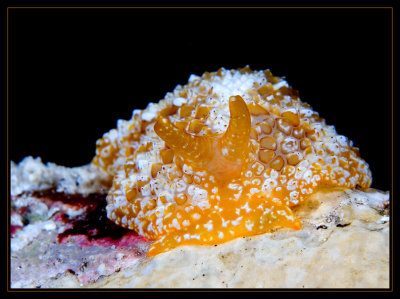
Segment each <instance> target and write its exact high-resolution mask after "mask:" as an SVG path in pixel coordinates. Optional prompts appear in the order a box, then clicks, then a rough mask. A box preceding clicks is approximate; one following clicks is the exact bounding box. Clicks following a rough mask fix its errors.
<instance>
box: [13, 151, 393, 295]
mask: <svg viewBox="0 0 400 299" xmlns="http://www.w3.org/2000/svg"><path fill="white" fill-rule="evenodd" d="M33 164H37V165H36V167H38V169H39V170H37V169H36V170H35V169H33V170H32V171H31V177H29V176H27V174H26V171H25V170H24V169H25V168H27V167H28V169H29V167H31V166H32V165H33ZM58 167H59V166H56V165H54V164H48V165H47V166H46V165H44V164H42V163H41V161H40V160H37V159H36V160H35V159H32V158H29V159H27V160H25V161H23V162H21V163H20V164H19V165H16V164H15V163H14V164H12V166H11V183H12V193H14V194H16V193H18V192H22V191H27V190H28V189H29V190H30V191H32V189H33V190H35V188H36V189H37V188H39V189H40V188H44V186H45V185H46V184H47V185H49V186H52V187H54V185H57V188H61V189H62V190H64V191H65V190H69V191H70V192H80V189H79V188H83V191H82V193H85V192H95V191H96V188H98V191H101V190H103V191H104V189H103V188H104V184H103V183H101V181H102V180H103V179H104V177H103V176H102V174H99V173H97V174H96V173H95V172H94V173H91V174H90V175H89V177H90V179H88V180H86V179H84V178H82V177H81V178H80V180H81V184H78V185H76V184H75V185H74V184H73V183H72V182H74V180H75V182H76V179H77V178H78V177H79V176H84V174H83V173H84V172H85V171H86V170H87V167H86V168H84V169H83V170H82V169H68V168H65V167H63V168H58ZM34 168H35V167H34ZM57 170H58V171H57ZM61 170H62V171H64V172H66V173H69V174H70V176H69V178H70V179H71V180H70V183H71V184H72V185H71V186H69V185H68V184H66V180H61V179H57V177H56V176H57V174H59V173H60V171H61ZM38 171H39V172H40V175H39V176H35V175H34V173H36V174H37V173H38ZM22 173H25V174H22ZM67 177H68V175H67ZM72 178H74V179H72ZM96 180H98V182H96ZM67 181H68V180H67ZM79 185H80V186H81V187H79ZM82 186H83V187H82ZM74 188H75V189H74ZM388 205H389V193H388V192H381V191H379V190H374V189H369V190H367V191H366V192H362V191H359V190H345V189H324V190H320V191H319V192H317V193H316V194H314V195H313V196H311V197H310V198H309V199H308V200H307V201H305V202H304V203H303V204H302V205H301V206H299V207H298V208H296V210H295V213H296V215H297V216H298V217H299V218H300V219H301V221H302V225H303V228H302V229H301V230H299V231H293V230H288V229H278V230H276V231H275V232H272V233H267V234H263V235H258V236H252V237H245V238H239V239H236V240H233V241H230V242H227V243H224V244H219V245H216V246H182V247H178V248H175V249H173V250H171V251H169V252H166V253H162V254H159V255H157V256H155V257H152V258H147V257H145V256H144V255H140V256H137V257H135V258H133V257H132V258H131V259H128V260H127V262H126V263H122V262H120V260H121V258H118V257H120V255H121V254H122V253H118V252H115V249H113V248H97V247H96V248H91V247H88V248H84V249H79V250H80V251H81V252H80V254H79V256H82V255H83V256H85V258H86V259H88V260H90V259H91V254H93V255H94V257H93V258H94V259H98V260H100V261H103V262H104V260H106V259H107V257H110V256H113V258H114V259H115V260H116V261H117V262H119V264H118V265H115V263H114V265H113V268H112V269H113V270H112V271H110V269H109V268H105V269H103V268H104V267H105V266H103V268H102V263H100V264H99V267H97V268H96V271H97V274H98V275H97V276H96V277H97V278H96V280H95V281H90V282H87V283H82V279H81V280H79V279H78V278H79V277H78V276H77V274H76V273H73V272H71V271H68V267H66V266H65V265H64V266H63V267H62V268H61V269H55V268H53V269H51V271H52V272H51V273H49V274H48V275H43V274H41V275H39V276H38V277H40V281H39V278H38V281H34V279H33V280H32V281H30V282H29V283H25V284H24V282H22V281H18V280H16V281H14V287H38V286H39V287H41V288H79V287H89V288H389V273H390V265H389V252H390V250H389V244H390V242H389V236H390V234H389V214H388V212H389V210H388ZM46 221H47V222H46ZM37 225H40V227H39V228H38V229H39V230H42V232H46V231H47V232H49V231H52V229H51V227H50V228H49V226H51V223H50V222H48V220H46V219H45V220H44V222H43V223H40V224H37ZM44 235H46V234H45V233H42V234H38V236H42V238H43V236H44ZM47 235H49V236H50V235H55V234H54V233H48V234H47ZM42 241H43V240H42ZM26 243H27V244H23V246H22V247H21V248H19V247H17V248H15V249H14V250H13V248H12V250H11V255H12V256H13V257H14V258H19V259H22V258H23V259H24V260H25V262H27V264H29V259H30V258H31V259H34V256H38V255H39V256H40V255H49V254H50V253H49V252H43V253H42V254H41V252H40V248H39V247H38V246H35V247H34V244H35V241H32V240H29V241H27V242H26ZM29 246H31V247H34V248H35V250H34V251H35V255H30V254H29V251H28V250H27V248H29ZM58 246H59V247H58ZM50 248H51V250H55V253H54V252H53V255H57V250H59V252H60V253H62V254H64V255H65V256H67V257H68V258H72V259H73V258H74V254H73V253H71V254H68V248H67V247H66V246H65V245H61V244H60V245H57V244H56V243H55V242H54V241H53V242H52V244H51V246H50V247H49V246H47V247H46V249H47V250H50ZM57 248H58V249H57ZM113 250H114V251H113ZM123 254H124V255H126V256H128V255H129V253H128V252H123ZM31 262H32V264H34V265H36V266H35V267H37V268H40V260H36V259H35V260H32V261H31ZM47 262H48V261H47ZM75 262H76V263H78V261H73V260H71V261H69V263H70V264H74V263H75ZM13 272H14V273H17V272H18V269H13V268H11V273H12V274H13ZM12 287H13V285H12Z"/></svg>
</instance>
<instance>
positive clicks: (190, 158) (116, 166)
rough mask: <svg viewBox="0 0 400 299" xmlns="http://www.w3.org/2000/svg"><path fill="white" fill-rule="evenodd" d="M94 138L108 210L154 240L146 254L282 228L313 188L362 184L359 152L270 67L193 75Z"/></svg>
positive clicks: (367, 179) (292, 223)
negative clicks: (107, 181) (105, 178)
mask: <svg viewBox="0 0 400 299" xmlns="http://www.w3.org/2000/svg"><path fill="white" fill-rule="evenodd" d="M191 78H192V79H190V80H189V83H188V84H187V85H185V86H178V87H177V88H176V89H175V91H174V92H173V93H169V94H167V96H166V98H165V99H164V100H161V101H160V102H159V103H158V104H151V105H149V107H148V108H146V109H145V110H144V111H138V110H136V111H135V112H134V113H133V116H132V119H131V120H129V121H122V120H120V121H119V122H118V128H117V129H114V130H111V131H110V132H108V133H106V134H105V135H104V136H103V138H101V139H100V140H99V141H98V143H97V149H96V156H95V158H94V159H93V163H94V164H95V165H98V166H99V167H101V168H103V169H104V170H105V171H107V172H108V173H109V174H110V178H111V179H112V180H113V185H112V188H111V190H110V191H109V194H108V196H107V202H108V204H107V215H108V217H109V218H110V219H111V220H113V221H114V222H116V223H118V224H120V225H122V226H124V227H127V228H130V229H133V230H136V231H137V232H138V233H139V234H141V235H143V236H145V237H147V238H149V239H151V240H154V243H153V244H152V246H151V248H150V250H149V252H148V255H149V256H151V255H155V254H158V253H161V252H164V251H167V250H170V249H172V248H174V247H177V246H181V245H191V244H203V245H206V244H217V243H221V242H226V241H228V240H231V239H234V238H238V237H242V236H249V235H255V234H261V233H265V232H268V231H270V230H271V229H274V228H278V227H287V228H291V229H300V228H301V223H300V221H299V220H298V219H297V218H296V217H295V215H294V214H293V212H292V208H293V207H294V206H296V205H298V204H299V203H300V202H301V201H303V200H304V199H305V198H307V197H308V196H310V195H311V194H312V193H314V192H315V191H316V190H317V188H318V186H319V185H321V184H322V185H332V186H342V187H347V188H355V187H360V188H368V187H369V186H370V183H371V180H372V178H371V173H370V171H369V169H368V165H367V164H366V163H365V161H363V160H362V159H361V158H360V157H359V153H358V149H357V148H354V147H353V146H352V143H351V141H349V140H348V139H347V138H346V137H344V136H341V135H338V134H337V133H336V131H335V130H334V128H333V127H331V126H327V125H326V124H325V121H324V120H323V119H322V118H320V117H319V116H318V113H316V112H315V111H312V110H311V108H310V106H309V105H308V104H306V103H303V102H301V101H300V99H299V97H298V93H297V92H296V91H295V90H293V89H291V88H290V87H288V86H287V84H286V82H285V81H283V80H281V79H280V78H278V77H274V76H273V75H272V74H271V72H269V71H265V72H256V71H254V72H253V71H251V70H250V68H249V67H245V68H243V69H241V70H230V71H229V70H225V69H220V70H218V72H215V73H205V74H204V75H203V76H202V77H196V76H194V78H193V77H191Z"/></svg>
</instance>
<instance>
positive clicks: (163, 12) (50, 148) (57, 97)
mask: <svg viewBox="0 0 400 299" xmlns="http://www.w3.org/2000/svg"><path fill="white" fill-rule="evenodd" d="M390 16H391V11H390V9H271V8H270V9H261V8H258V9H10V10H9V43H8V46H9V48H8V49H9V59H8V62H9V158H10V160H13V161H15V162H19V161H21V160H22V159H23V158H24V157H25V156H29V155H31V156H33V157H41V158H42V161H43V162H55V163H57V164H60V165H65V166H80V165H83V164H86V163H89V162H90V161H91V159H92V157H93V156H94V153H95V142H96V140H97V139H98V138H100V137H101V136H102V135H103V134H104V133H105V132H107V131H109V130H110V129H112V128H114V127H116V122H117V119H129V118H130V117H131V115H132V111H133V109H143V108H145V107H146V106H147V104H148V103H149V102H157V101H159V100H160V99H162V98H163V97H164V95H165V94H166V93H167V92H170V91H172V90H173V89H174V88H175V86H176V85H177V84H186V82H187V79H188V78H189V76H190V74H196V75H201V74H202V73H204V72H205V71H216V70H218V69H219V68H220V67H225V68H240V67H243V66H245V65H249V66H250V67H251V68H252V69H255V70H264V69H270V70H271V71H272V73H273V74H274V75H276V76H285V77H286V79H287V80H288V82H289V84H290V85H291V86H292V87H293V88H295V89H297V90H299V91H300V98H301V99H302V100H303V101H305V102H308V103H309V104H310V105H311V106H312V107H313V108H314V110H316V111H318V112H319V114H320V116H321V117H323V118H325V120H326V122H327V124H329V125H335V127H336V130H337V132H338V133H339V134H342V135H345V136H347V137H349V138H350V139H351V140H353V142H354V145H355V146H356V147H359V148H360V152H361V156H362V157H363V158H364V159H365V160H366V161H367V162H368V163H369V164H370V168H371V170H372V174H373V183H372V187H374V188H378V189H382V190H389V189H390V177H391V171H390V169H391V168H390V167H391V18H390Z"/></svg>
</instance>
